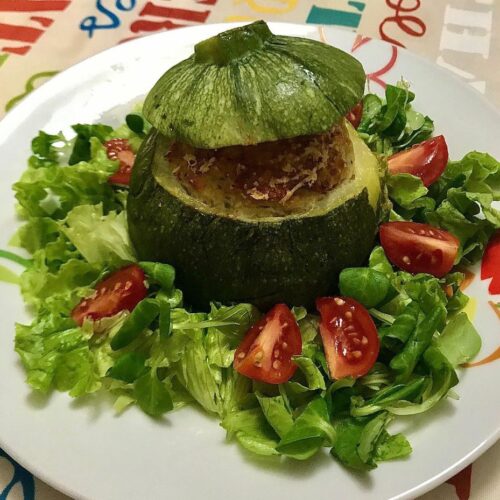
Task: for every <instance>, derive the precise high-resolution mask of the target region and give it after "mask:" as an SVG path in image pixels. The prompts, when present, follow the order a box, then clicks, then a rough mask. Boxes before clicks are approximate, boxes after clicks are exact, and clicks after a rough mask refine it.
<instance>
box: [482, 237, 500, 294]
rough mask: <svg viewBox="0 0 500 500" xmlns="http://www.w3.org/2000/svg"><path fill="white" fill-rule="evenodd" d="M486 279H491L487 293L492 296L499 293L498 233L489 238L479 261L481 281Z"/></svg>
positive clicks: (499, 260) (499, 243)
mask: <svg viewBox="0 0 500 500" xmlns="http://www.w3.org/2000/svg"><path fill="white" fill-rule="evenodd" d="M488 278H493V279H492V280H491V281H490V285H489V287H488V291H489V292H490V293H491V294H492V295H495V294H497V293H500V231H497V232H496V234H494V235H493V236H492V237H491V239H490V241H489V242H488V245H487V247H486V250H485V251H484V255H483V260H482V261H481V279H482V280H486V279H488Z"/></svg>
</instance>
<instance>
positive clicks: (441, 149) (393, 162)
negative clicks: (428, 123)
mask: <svg viewBox="0 0 500 500" xmlns="http://www.w3.org/2000/svg"><path fill="white" fill-rule="evenodd" d="M447 163H448V146H447V145H446V140H445V138H444V137H443V136H442V135H438V136H437V137H433V138H432V139H428V140H426V141H424V142H421V143H420V144H417V145H415V146H413V147H411V148H410V149H407V150H405V151H401V152H399V153H396V154H394V155H392V156H391V157H390V158H389V159H388V160H387V166H388V168H389V172H390V173H391V174H412V175H416V176H417V177H420V178H421V179H422V182H423V183H424V186H430V185H431V184H432V183H433V182H435V181H436V180H437V179H438V178H439V176H440V175H441V174H442V173H443V171H444V169H445V168H446V164H447Z"/></svg>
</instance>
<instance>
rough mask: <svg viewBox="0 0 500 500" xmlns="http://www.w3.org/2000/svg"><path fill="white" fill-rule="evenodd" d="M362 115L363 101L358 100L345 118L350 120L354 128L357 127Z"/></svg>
mask: <svg viewBox="0 0 500 500" xmlns="http://www.w3.org/2000/svg"><path fill="white" fill-rule="evenodd" d="M362 116H363V101H359V102H358V104H356V106H354V108H352V109H351V111H349V113H347V115H346V118H347V119H348V120H349V121H350V122H351V124H352V126H353V127H354V128H358V127H359V124H360V123H361V117H362Z"/></svg>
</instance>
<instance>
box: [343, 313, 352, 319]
mask: <svg viewBox="0 0 500 500" xmlns="http://www.w3.org/2000/svg"><path fill="white" fill-rule="evenodd" d="M345 317H346V318H347V319H352V312H351V311H347V312H346V313H345Z"/></svg>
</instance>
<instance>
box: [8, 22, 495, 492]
mask: <svg viewBox="0 0 500 500" xmlns="http://www.w3.org/2000/svg"><path fill="white" fill-rule="evenodd" d="M245 24H248V23H245V22H232V23H207V24H203V25H198V26H187V27H182V28H177V29H175V30H164V31H161V32H157V33H152V34H148V35H145V36H141V37H139V38H137V39H134V40H130V41H129V42H126V43H124V44H119V45H114V46H112V47H109V48H107V49H105V50H102V51H100V52H97V53H95V54H92V55H89V56H88V57H85V58H84V59H82V60H81V61H78V62H77V63H75V64H73V65H71V66H69V67H67V68H65V69H64V70H62V71H60V72H59V73H58V74H57V75H55V76H54V77H52V78H51V79H50V80H48V81H46V82H44V83H43V84H42V85H40V86H39V87H37V88H36V89H35V90H33V91H32V92H31V93H30V94H29V95H27V96H26V97H25V98H24V99H23V100H22V101H21V102H20V103H19V104H17V105H16V106H14V107H13V108H12V109H11V110H9V111H8V112H7V113H6V114H5V116H4V117H3V118H2V120H0V137H4V139H3V140H0V146H2V145H3V143H5V142H7V139H8V136H9V135H10V133H9V129H11V128H14V127H15V126H16V125H18V124H19V123H20V122H22V121H23V120H25V119H27V118H29V116H30V114H31V113H32V112H33V111H34V110H35V109H36V107H37V106H40V105H42V104H43V103H44V101H45V99H46V98H47V96H48V95H50V93H51V90H52V88H53V87H55V88H56V89H57V88H58V86H59V84H60V82H61V81H62V82H64V80H65V79H66V78H68V75H70V76H71V75H72V74H73V73H77V74H78V73H79V72H80V71H81V69H82V67H83V68H84V67H85V66H86V65H88V64H90V62H92V61H95V60H97V59H101V58H103V59H106V58H107V57H108V56H109V54H110V53H114V52H124V53H125V52H126V51H127V46H129V44H130V43H131V44H136V45H137V44H140V43H144V40H145V39H150V38H154V37H157V38H161V37H175V36H176V35H177V33H178V32H184V33H185V32H189V31H193V32H197V31H203V30H207V29H208V30H209V31H212V30H213V31H214V32H219V31H223V30H225V29H230V28H233V27H238V26H242V25H245ZM268 24H269V26H270V27H271V28H273V27H275V28H279V27H283V28H284V29H285V28H288V29H290V30H293V29H295V30H297V28H300V29H303V28H305V27H311V28H319V27H320V26H322V25H316V24H306V23H291V22H268ZM323 27H324V28H327V29H328V31H330V32H335V33H342V34H344V35H345V34H346V33H350V34H353V35H356V34H358V33H356V32H353V31H349V30H345V29H341V28H338V27H334V26H325V25H323ZM372 41H373V42H375V43H376V44H377V45H380V46H393V44H391V43H389V42H386V41H384V40H379V39H372ZM327 43H328V44H330V42H329V41H328V40H327ZM397 49H398V51H403V52H404V53H407V54H409V56H410V57H414V58H417V59H418V60H419V61H420V62H421V63H422V64H424V65H425V66H426V67H427V68H428V69H429V70H431V71H432V72H436V71H438V72H439V73H441V74H445V75H446V76H447V77H448V78H450V77H451V78H452V79H453V80H454V83H455V84H456V85H460V86H461V87H463V88H466V89H467V90H468V91H469V92H472V93H474V94H475V96H476V98H479V99H480V100H481V102H482V104H483V105H485V106H487V107H488V108H490V110H491V111H493V112H494V113H495V114H496V115H497V118H498V119H499V122H500V108H499V107H497V106H496V105H495V104H494V103H493V102H492V101H490V100H489V99H487V98H486V97H485V96H484V94H482V93H481V92H479V91H478V90H477V89H476V88H474V87H472V86H471V85H468V84H467V83H466V82H464V80H463V79H461V78H460V77H459V76H458V75H456V74H455V73H453V72H452V71H450V70H448V69H446V68H444V67H442V66H439V65H438V64H436V63H435V62H433V61H432V60H430V59H428V58H426V57H425V56H423V55H421V54H418V53H415V52H413V51H411V50H408V49H406V48H404V47H399V46H398V47H397ZM5 137H7V139H5ZM499 440H500V422H499V424H498V427H497V429H496V430H495V432H493V433H492V434H490V435H489V436H488V437H487V438H486V439H484V440H483V441H482V442H481V443H479V444H478V445H477V446H476V447H475V448H473V449H472V450H471V451H470V452H469V453H468V454H467V455H465V456H463V457H462V458H461V459H459V460H457V461H455V462H454V463H453V464H452V465H450V466H449V467H448V468H447V469H445V470H442V471H440V472H439V473H436V474H435V475H433V476H432V477H430V478H429V479H428V480H427V481H424V482H423V483H420V484H419V485H417V486H415V487H413V488H411V489H409V490H406V491H403V492H401V493H398V494H396V495H395V496H392V497H391V500H400V499H405V498H415V497H416V496H420V495H423V494H425V493H427V492H429V491H431V490H432V489H434V488H436V487H438V486H439V485H441V484H443V483H444V482H445V481H447V480H448V479H449V478H451V477H453V476H454V475H455V474H457V473H458V472H460V471H461V470H463V469H464V468H465V467H467V466H468V465H469V464H471V463H472V462H474V461H475V460H477V459H478V458H479V457H480V456H481V455H482V454H483V453H485V452H486V451H487V450H488V449H490V448H491V447H492V446H493V445H494V444H495V443H496V442H497V441H499ZM0 445H1V447H2V448H3V450H4V451H5V452H6V453H8V454H9V456H10V457H12V458H13V459H14V460H15V461H16V462H17V463H19V464H20V465H21V466H22V467H24V468H26V469H27V470H28V472H30V473H31V474H32V475H33V476H34V477H35V478H37V479H40V480H42V481H43V482H45V483H46V484H48V485H50V486H51V487H53V488H54V489H56V490H58V491H59V492H61V493H63V494H66V495H68V496H71V497H73V498H87V497H85V496H84V495H83V494H82V493H81V492H78V491H76V490H74V489H73V488H72V487H71V486H69V485H67V484H65V483H63V482H60V481H59V479H58V478H52V477H48V476H47V475H46V474H45V473H44V471H43V468H40V467H39V466H38V464H37V463H36V461H35V462H31V461H30V460H29V459H26V460H24V457H23V458H22V459H20V458H19V456H20V454H18V452H17V451H16V450H15V449H12V448H11V447H9V446H7V445H5V444H4V443H3V439H2V433H1V432H0ZM24 464H28V465H27V466H25V465H24ZM388 466H390V464H388ZM58 477H59V476H58Z"/></svg>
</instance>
